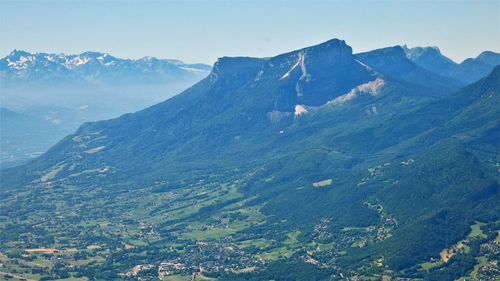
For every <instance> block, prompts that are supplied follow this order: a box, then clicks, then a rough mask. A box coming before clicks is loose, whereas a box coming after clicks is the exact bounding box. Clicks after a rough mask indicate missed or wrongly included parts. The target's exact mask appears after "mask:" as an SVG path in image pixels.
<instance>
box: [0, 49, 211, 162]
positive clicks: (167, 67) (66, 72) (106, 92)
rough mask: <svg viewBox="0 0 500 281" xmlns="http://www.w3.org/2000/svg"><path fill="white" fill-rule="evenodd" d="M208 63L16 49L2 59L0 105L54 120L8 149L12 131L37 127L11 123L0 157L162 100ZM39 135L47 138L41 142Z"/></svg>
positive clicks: (22, 154)
mask: <svg viewBox="0 0 500 281" xmlns="http://www.w3.org/2000/svg"><path fill="white" fill-rule="evenodd" d="M210 69H211V67H210V66H208V65H204V64H185V63H183V62H181V61H178V60H163V59H157V58H154V57H144V58H142V59H139V60H130V59H120V58H116V57H113V56H111V55H109V54H105V53H98V52H85V53H82V54H79V55H64V54H46V53H36V54H33V53H28V52H25V51H18V50H15V51H13V52H11V53H10V54H9V55H8V56H6V57H5V58H3V59H1V60H0V84H1V85H2V86H1V90H2V91H1V93H0V100H1V106H2V107H3V108H5V109H9V110H11V111H15V112H17V113H19V114H20V115H24V116H30V117H31V118H34V119H37V120H44V121H48V122H52V123H53V125H54V126H45V128H46V129H47V130H46V131H42V130H36V132H40V133H41V132H44V133H43V134H42V135H38V137H33V138H29V139H25V141H23V142H21V143H18V145H17V147H16V149H15V150H11V149H10V148H12V147H11V146H10V145H7V144H6V142H9V143H12V140H11V137H14V138H19V137H21V136H25V135H27V134H34V132H35V131H34V132H27V131H24V128H26V127H24V126H20V127H16V126H13V127H12V129H13V131H10V132H9V134H8V136H7V135H4V136H3V137H2V140H1V142H2V155H3V156H2V159H1V160H0V163H2V164H3V165H6V164H7V163H6V162H5V161H7V160H8V161H9V164H8V165H13V164H17V163H19V161H18V160H21V159H27V156H28V155H32V154H33V153H39V152H44V151H45V150H46V149H47V148H48V147H49V146H50V145H53V144H54V143H55V142H56V141H57V140H59V139H60V138H62V137H63V136H64V135H66V134H69V133H70V132H72V131H73V130H75V129H76V128H77V127H78V126H80V125H81V124H82V123H84V122H88V121H95V120H100V119H108V118H112V117H116V116H119V115H121V114H124V113H128V112H133V111H137V110H140V109H143V108H145V107H147V106H150V105H153V104H155V103H158V102H160V101H163V100H165V99H167V98H169V97H171V96H173V95H175V94H177V93H179V92H181V91H182V90H184V89H186V88H188V87H189V86H191V85H192V84H194V83H196V82H197V81H199V80H201V79H202V78H204V77H205V76H207V75H208V73H209V72H210ZM9 120H10V119H9ZM50 128H54V129H55V130H50ZM41 139H43V140H45V141H44V142H41V143H39V140H41ZM49 139H51V140H52V141H48V140H49ZM22 144H24V145H22Z"/></svg>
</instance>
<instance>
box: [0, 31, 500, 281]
mask: <svg viewBox="0 0 500 281" xmlns="http://www.w3.org/2000/svg"><path fill="white" fill-rule="evenodd" d="M426 52H431V53H434V54H435V53H436V49H433V48H430V49H423V50H418V49H408V48H405V47H399V46H396V47H389V48H383V49H379V50H374V51H370V52H366V53H361V54H353V52H352V48H351V47H350V46H348V45H347V44H346V43H345V42H344V41H343V40H338V39H333V40H330V41H327V42H325V43H322V44H319V45H316V46H312V47H307V48H303V49H299V50H295V51H292V52H289V53H285V54H280V55H277V56H274V57H270V58H249V57H223V58H220V59H219V60H218V61H217V62H216V63H215V64H214V66H213V68H212V71H211V72H210V74H209V75H208V76H207V77H206V78H204V79H202V80H201V81H200V82H198V83H196V84H195V85H194V86H192V87H190V88H189V89H187V90H185V91H183V92H182V93H181V94H178V95H176V96H174V97H172V98H170V99H168V100H165V101H163V102H161V103H158V104H156V105H154V106H151V107H149V108H146V109H144V110H141V111H138V112H135V113H130V114H125V115H122V116H120V117H118V118H115V119H111V120H106V121H98V122H91V123H86V124H84V125H82V126H80V127H79V128H78V130H76V131H75V132H74V133H73V134H71V135H69V136H67V137H65V138H64V139H62V140H61V141H60V142H59V143H57V144H56V145H54V146H52V147H51V148H50V149H49V150H48V151H47V152H46V153H44V154H43V155H41V156H40V157H38V158H36V159H34V160H32V161H30V162H29V163H27V164H24V165H22V166H19V167H14V168H10V169H5V170H3V171H2V177H1V179H0V180H1V182H0V183H1V187H0V195H1V196H0V198H2V199H0V218H2V217H4V218H8V220H7V221H9V222H10V223H9V224H2V223H1V222H2V221H1V220H0V233H7V232H8V230H9V231H10V232H9V233H14V234H12V235H9V234H3V235H2V234H0V242H1V243H0V244H1V245H5V246H3V247H2V248H1V250H2V251H3V252H7V253H16V252H15V250H16V249H23V248H27V247H30V248H53V247H60V248H64V249H66V248H71V249H77V250H76V251H77V252H82V253H83V252H85V257H86V258H91V259H92V261H93V262H90V263H79V264H83V266H79V267H68V271H67V272H71V274H73V275H75V276H77V275H78V276H82V274H83V275H84V276H87V277H88V278H89V279H92V278H95V279H113V278H117V279H119V278H122V277H123V276H124V275H126V274H129V275H128V276H136V275H137V273H134V272H135V271H137V270H139V271H141V270H143V268H144V267H143V266H144V265H147V267H146V268H147V269H144V271H143V274H158V272H161V271H162V270H164V271H167V272H169V271H168V270H170V267H169V266H170V265H171V264H180V265H182V266H178V267H179V268H182V270H181V269H174V270H177V271H175V272H176V273H175V274H183V275H186V276H191V274H200V275H204V276H205V277H212V278H218V279H220V280H339V279H352V280H364V279H366V280H368V279H375V280H380V279H387V278H407V279H413V280H457V279H459V278H472V276H479V277H480V278H479V279H478V280H483V279H484V280H488V278H494V277H495V274H496V273H495V272H499V271H498V270H499V268H498V266H496V265H494V262H493V261H495V260H496V258H497V257H498V251H496V250H495V249H498V233H499V231H500V224H499V221H500V205H499V204H498V202H500V192H499V191H500V178H499V173H498V167H499V162H500V159H499V153H498V152H499V151H500V142H498V140H499V139H500V126H499V125H500V119H499V116H500V107H499V106H498V104H499V103H500V66H495V65H494V64H495V62H489V63H485V61H490V58H494V57H495V55H494V54H493V55H492V54H491V53H486V55H481V56H479V57H478V58H476V59H473V60H470V61H471V62H470V63H465V62H464V63H462V64H460V65H456V64H454V63H453V62H451V61H450V60H448V59H446V58H444V57H442V58H441V57H440V58H441V61H438V60H434V59H432V60H431V59H426V55H424V53H426ZM438 53H439V52H438ZM471 65H482V66H484V65H486V66H488V68H489V72H487V73H486V74H485V76H484V77H482V78H481V79H479V80H478V81H475V82H474V83H472V84H467V82H466V81H468V80H476V78H472V75H479V73H480V72H479V71H477V70H478V69H479V68H481V67H476V66H474V67H472V68H471V69H468V70H467V71H466V72H463V73H467V74H464V75H465V76H464V77H465V78H466V79H461V78H460V77H461V76H459V75H458V76H453V75H450V74H448V73H458V72H454V71H456V70H454V69H465V68H466V67H467V66H471ZM446 69H448V71H450V72H446V71H445V70H446ZM481 69H482V70H481V71H485V70H484V69H486V68H484V69H483V68H481ZM471 73H473V74H471ZM466 84H467V85H466ZM33 206H37V207H36V208H34V207H33ZM33 225H35V226H36V228H35V227H34V226H33ZM25 233H29V235H28V234H25ZM75 233H76V234H75ZM79 233H80V234H79ZM77 234H78V235H77ZM46 237H53V238H52V239H48V238H46ZM96 244H98V246H99V248H92V249H93V250H88V249H90V248H88V247H87V246H88V245H96ZM123 245H125V246H123ZM127 245H129V246H127ZM130 245H132V246H130ZM79 249H83V250H79ZM12 255H14V254H12ZM490 261H491V262H490ZM139 265H140V266H139ZM18 267H19V266H18ZM18 267H16V268H18ZM20 267H21V268H23V266H20ZM25 267H28V268H29V264H28V263H26V265H25ZM200 268H202V270H200ZM473 271H474V272H473ZM151 272H152V273H151ZM44 274H46V275H50V276H55V275H57V276H59V275H58V274H59V273H53V272H47V273H44ZM134 274H136V275H134ZM46 275H44V276H46ZM60 276H63V275H60ZM137 276H138V275H137ZM155 276H156V275H155ZM311 276H314V279H311ZM382 276H386V277H383V278H382Z"/></svg>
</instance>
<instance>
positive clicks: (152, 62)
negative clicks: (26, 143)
mask: <svg viewBox="0 0 500 281" xmlns="http://www.w3.org/2000/svg"><path fill="white" fill-rule="evenodd" d="M210 69H211V67H210V66H208V65H205V64H186V63H183V62H182V61H179V60H167V59H157V58H154V57H144V58H142V59H138V60H131V59H120V58H116V57H113V56H111V55H109V54H106V53H99V52H85V53H82V54H79V55H65V54H46V53H36V54H33V53H28V52H25V51H19V50H14V51H12V52H11V53H10V54H9V55H8V56H6V57H5V58H3V59H1V60H0V79H2V82H3V83H17V82H18V81H22V82H23V83H36V82H38V83H41V82H43V83H64V82H70V83H75V82H80V83H89V84H92V85H99V84H108V85H109V84H111V83H123V84H135V83H172V82H176V83H178V82H181V81H184V80H186V81H188V82H192V80H193V79H200V78H202V77H204V76H206V75H207V74H208V72H209V71H210Z"/></svg>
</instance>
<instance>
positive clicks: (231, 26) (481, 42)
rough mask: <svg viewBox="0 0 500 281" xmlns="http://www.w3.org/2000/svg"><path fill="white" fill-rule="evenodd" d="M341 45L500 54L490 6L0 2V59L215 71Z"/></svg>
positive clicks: (497, 20)
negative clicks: (88, 54) (87, 59)
mask: <svg viewBox="0 0 500 281" xmlns="http://www.w3.org/2000/svg"><path fill="white" fill-rule="evenodd" d="M331 38H340V39H343V40H346V42H347V44H349V45H350V46H352V47H353V49H354V51H355V52H360V51H367V50H371V49H375V48H381V47H385V46H392V45H398V44H408V45H409V46H410V47H412V46H425V45H432V46H439V47H440V49H441V51H442V52H443V53H444V54H445V55H447V56H449V57H451V58H452V59H454V60H456V61H461V60H463V59H464V58H467V57H475V56H476V55H478V54H479V53H480V52H481V51H483V50H493V51H497V52H499V51H500V0H496V1H472V0H471V1H430V0H428V1H422V0H420V1H269V0H268V1H257V0H254V1H241V0H233V1H144V0H142V1H130V0H121V1H102V0H101V1H97V0H86V1H74V0H59V1H56V0H44V1H41V0H31V1H25V0H13V1H8V0H0V56H5V55H6V54H8V53H9V52H10V51H11V50H13V49H23V50H27V51H30V52H55V53H60V52H63V53H80V52H83V51H89V50H92V51H102V52H108V53H110V54H113V55H115V56H118V57H124V58H140V57H143V56H147V55H149V56H156V57H160V58H176V59H181V60H184V61H186V62H204V63H209V64H212V63H213V62H214V61H215V60H216V59H217V58H218V57H221V56H238V55H240V56H241V55H243V56H258V57H264V56H272V55H276V54H279V53H282V52H286V51H289V50H294V49H298V48H301V47H305V46H309V45H314V44H317V43H321V42H323V41H326V40H328V39H331Z"/></svg>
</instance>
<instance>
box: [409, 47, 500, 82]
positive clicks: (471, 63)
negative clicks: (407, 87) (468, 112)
mask: <svg viewBox="0 0 500 281" xmlns="http://www.w3.org/2000/svg"><path fill="white" fill-rule="evenodd" d="M403 48H404V50H405V52H406V54H407V56H408V58H409V59H410V60H411V61H413V62H414V63H416V64H418V65H419V66H421V67H423V68H425V69H427V70H429V71H432V72H434V73H437V74H440V75H442V76H446V77H450V78H453V79H456V80H459V81H462V82H464V83H472V82H475V81H477V80H479V79H481V78H483V77H484V76H485V75H487V74H488V73H490V72H491V70H492V69H493V68H494V67H495V66H497V65H500V54H499V53H495V52H491V51H485V52H482V53H481V54H479V55H478V56H477V57H476V58H468V59H466V60H464V61H463V62H461V63H456V62H454V61H452V60H451V59H449V58H447V57H446V56H444V55H443V54H441V51H440V50H439V48H437V47H416V48H408V47H406V46H403Z"/></svg>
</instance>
